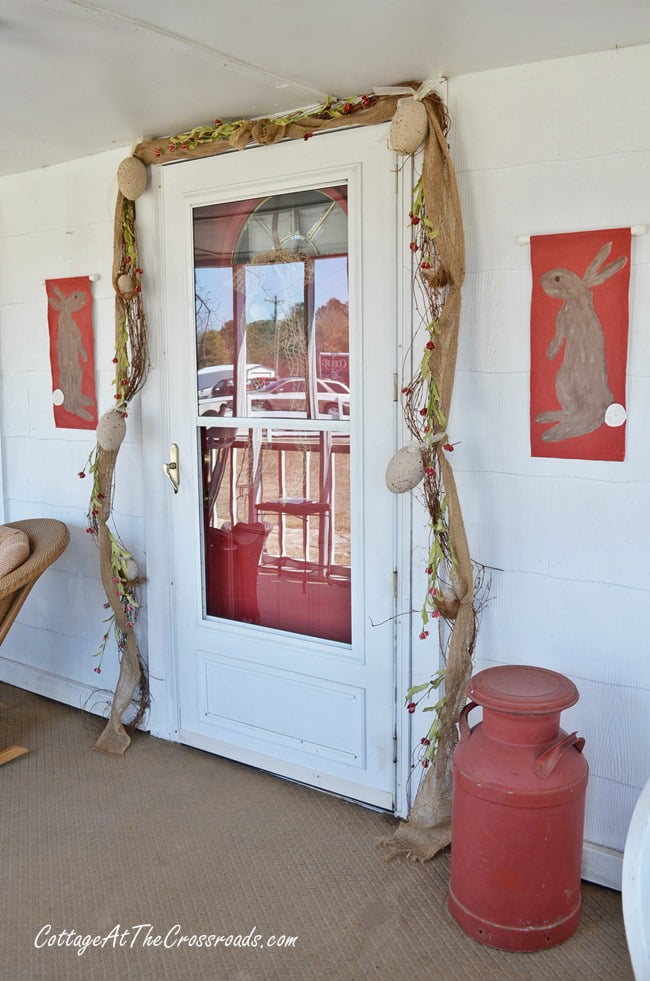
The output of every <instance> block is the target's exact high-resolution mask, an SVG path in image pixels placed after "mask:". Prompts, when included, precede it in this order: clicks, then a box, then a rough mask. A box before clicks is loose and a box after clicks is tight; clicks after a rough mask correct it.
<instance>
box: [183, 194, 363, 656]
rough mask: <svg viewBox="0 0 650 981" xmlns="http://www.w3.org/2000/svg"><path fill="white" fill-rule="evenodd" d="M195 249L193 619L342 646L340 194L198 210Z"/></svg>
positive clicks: (346, 613)
mask: <svg viewBox="0 0 650 981" xmlns="http://www.w3.org/2000/svg"><path fill="white" fill-rule="evenodd" d="M194 250H195V283H196V350H197V372H198V374H197V393H198V400H197V408H198V413H199V416H200V417H202V421H203V423H205V422H206V421H207V420H206V419H205V418H204V417H205V416H214V417H218V419H219V422H218V423H217V424H216V425H215V426H212V425H211V424H210V425H208V426H205V425H202V426H201V427H200V444H201V453H202V460H203V503H204V539H205V584H206V596H205V610H206V614H207V615H209V616H219V617H225V618H227V619H231V620H238V621H244V622H251V623H257V624H262V625H264V626H267V627H273V628H277V629H283V630H288V631H292V632H297V633H303V634H308V635H310V636H315V637H325V638H328V639H331V640H336V641H341V642H345V643H349V642H350V634H351V626H350V624H351V618H350V579H351V570H350V466H349V463H350V437H349V426H348V423H349V419H350V388H349V383H350V374H349V349H350V345H349V317H348V275H347V188H346V187H345V186H340V187H331V188H324V189H319V190H313V191H304V192H299V193H290V194H280V195H275V196H272V197H268V198H259V199H256V200H252V201H237V202H229V203H226V204H219V205H211V206H208V207H201V208H197V209H196V210H195V212H194ZM295 418H300V419H304V420H313V421H314V422H313V425H311V424H310V423H307V424H306V426H307V428H301V429H296V428H295V426H294V427H293V428H292V425H291V420H292V419H295ZM244 420H245V425H242V422H243V421H244ZM322 420H327V421H328V422H329V423H331V424H333V428H330V429H327V428H325V426H324V423H323V422H322ZM215 422H216V419H215ZM334 424H335V426H334ZM304 426H305V423H303V427H304Z"/></svg>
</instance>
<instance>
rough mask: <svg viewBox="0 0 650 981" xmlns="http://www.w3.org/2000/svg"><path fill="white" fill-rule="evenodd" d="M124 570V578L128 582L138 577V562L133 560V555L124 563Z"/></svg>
mask: <svg viewBox="0 0 650 981" xmlns="http://www.w3.org/2000/svg"><path fill="white" fill-rule="evenodd" d="M124 572H125V574H126V578H127V579H128V580H129V581H130V582H133V580H134V579H137V578H138V563H137V562H136V561H135V559H134V558H133V556H131V558H130V559H127V560H126V562H125V563H124Z"/></svg>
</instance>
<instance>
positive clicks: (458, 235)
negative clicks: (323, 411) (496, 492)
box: [97, 83, 476, 860]
mask: <svg viewBox="0 0 650 981" xmlns="http://www.w3.org/2000/svg"><path fill="white" fill-rule="evenodd" d="M408 84H410V85H411V87H412V88H413V89H414V90H416V89H417V87H418V86H417V83H408ZM422 101H423V104H424V105H425V107H426V111H427V116H428V123H429V126H428V134H427V137H426V142H425V147H424V157H423V171H422V181H423V193H424V201H425V207H426V213H427V215H428V217H429V218H430V219H431V221H432V222H434V224H435V225H436V226H437V227H438V237H437V240H436V247H437V250H438V253H439V258H440V267H439V268H437V269H435V270H432V271H431V272H424V271H422V273H421V274H422V275H423V278H424V280H425V282H427V285H428V287H429V289H432V290H434V291H437V292H438V293H439V292H440V291H444V302H443V306H442V310H441V313H440V318H439V326H440V333H439V342H438V343H437V345H436V347H435V349H434V350H433V351H432V352H431V356H430V366H431V370H432V375H433V378H434V380H435V382H436V384H437V386H438V390H439V394H440V407H441V410H442V412H443V413H444V416H445V418H446V419H448V417H449V408H450V404H451V398H452V393H453V384H454V374H455V366H456V353H457V348H458V329H459V322H460V290H461V286H462V283H463V280H464V276H465V261H464V239H463V225H462V215H461V211H460V202H459V197H458V190H457V186H456V178H455V173H454V168H453V164H452V161H451V158H450V155H449V149H448V146H447V142H446V138H445V133H444V131H443V126H442V122H441V119H442V114H441V103H440V100H439V99H438V97H437V96H433V95H427V96H425V97H424V98H423V100H422ZM397 103H398V97H397V96H381V97H378V98H375V99H373V101H372V104H371V105H369V106H368V107H367V108H364V109H362V110H359V111H355V112H354V113H353V114H350V115H345V114H344V115H339V116H336V117H335V118H327V119H323V118H316V117H304V118H300V119H294V120H290V121H288V122H287V123H286V124H284V123H281V124H278V123H277V122H275V121H273V120H267V119H260V120H254V121H246V120H242V121H240V122H239V123H238V124H237V125H236V126H235V127H234V129H233V130H232V132H231V133H230V134H229V135H228V136H223V137H219V138H216V139H211V138H209V139H207V140H206V141H205V142H199V143H197V145H194V146H190V145H189V143H190V140H189V139H184V136H183V135H181V137H167V138H158V139H152V140H145V141H143V142H141V143H140V144H139V145H138V146H137V147H136V149H135V150H134V156H136V157H137V158H138V159H139V160H141V161H142V162H143V163H145V164H162V163H166V162H169V161H172V160H179V159H195V158H200V157H208V156H214V155H216V154H220V153H224V152H227V151H229V150H233V149H243V148H244V147H246V146H248V145H249V144H250V143H252V142H255V143H257V144H259V145H270V144H274V143H277V142H278V141H279V140H282V139H304V138H309V137H310V136H311V135H312V134H313V133H315V132H317V131H323V130H333V129H339V128H342V127H346V126H370V125H375V124H377V123H382V122H387V121H388V120H390V119H392V117H393V116H394V114H395V110H396V108H397ZM189 135H190V134H186V136H187V137H189ZM116 234H117V226H116ZM116 255H117V243H116ZM436 453H437V456H438V463H439V467H440V474H441V479H442V483H443V485H444V490H445V494H446V498H447V509H448V512H447V516H448V529H449V544H450V551H451V554H452V556H453V562H452V564H451V568H450V570H449V575H450V583H451V588H452V591H453V594H454V596H453V602H452V603H451V604H449V606H450V609H451V610H452V614H451V616H450V617H449V621H450V623H451V636H450V639H449V648H448V654H447V666H446V677H445V704H444V706H443V708H442V711H441V719H440V723H441V725H440V731H439V741H438V745H437V750H436V755H435V757H434V761H433V765H432V766H431V767H429V769H428V770H427V771H426V773H425V777H424V779H423V781H422V783H421V785H420V788H419V790H418V793H417V795H416V798H415V801H414V804H413V807H412V809H411V813H410V815H409V819H408V821H407V822H403V823H402V824H401V825H400V826H399V828H398V829H397V831H396V832H395V834H394V835H392V836H391V837H389V838H386V839H383V840H382V844H383V845H384V846H385V847H386V849H387V853H388V856H389V857H392V856H393V855H397V854H405V855H407V856H408V857H409V858H410V859H413V860H426V859H429V858H431V857H432V856H433V855H435V854H436V853H437V852H438V851H439V850H440V849H441V848H443V847H444V846H445V845H447V844H449V842H450V840H451V774H450V757H451V753H452V751H453V747H454V745H455V742H456V738H457V728H456V727H457V719H458V716H459V713H460V710H461V708H462V706H463V704H464V702H465V691H466V686H467V681H468V679H469V676H470V674H471V668H472V652H473V648H474V643H475V637H476V615H475V609H474V590H473V569H472V562H471V558H470V553H469V548H468V544H467V538H466V534H465V527H464V523H463V518H462V513H461V508H460V502H459V500H458V493H457V489H456V483H455V479H454V475H453V471H452V468H451V466H450V464H449V461H448V459H447V457H446V455H445V452H444V450H443V449H442V448H441V447H440V445H439V444H438V446H437V448H436ZM113 465H114V461H113ZM107 473H108V470H107ZM111 473H112V472H111ZM102 529H103V530H102ZM105 534H107V531H106V528H105V522H100V536H99V537H100V549H102V548H103V549H104V550H105V542H106V538H105V537H104V535H105ZM103 554H104V551H102V555H103ZM106 574H107V573H106ZM110 578H112V577H110ZM102 579H103V580H104V581H105V586H108V588H109V589H110V584H109V583H108V579H105V573H104V568H103V570H102ZM107 593H108V589H107ZM109 599H110V598H109ZM111 606H112V608H113V610H114V612H115V613H116V617H117V615H118V612H117V610H116V608H115V606H114V604H113V602H112V601H111ZM117 622H118V624H119V623H120V621H119V620H118V621H117ZM131 639H132V633H127V643H126V651H125V654H126V655H127V656H125V657H123V659H122V668H123V669H124V671H122V670H121V671H120V679H119V681H118V686H117V689H116V692H115V699H114V705H113V711H112V712H111V718H110V720H109V724H108V726H107V729H106V733H105V735H104V736H102V739H101V740H100V742H102V741H103V742H105V743H106V744H107V746H108V745H110V746H117V747H118V749H117V751H118V752H123V749H119V747H120V746H122V745H123V743H124V738H123V736H122V733H121V731H120V729H121V728H122V727H121V723H120V721H119V720H120V716H121V713H122V712H123V710H124V708H125V707H126V706H127V705H128V703H129V701H130V700H131V698H132V697H133V693H134V691H135V688H136V687H137V683H138V680H139V677H140V669H139V665H138V659H137V651H134V649H133V647H132V645H131V644H130V641H131ZM136 665H138V668H137V671H136ZM109 731H110V735H109ZM126 738H127V740H128V736H127V737H126ZM127 745H128V742H127ZM97 748H104V746H102V747H100V746H99V744H98V747H97ZM124 748H125V747H124ZM108 751H115V750H114V749H108Z"/></svg>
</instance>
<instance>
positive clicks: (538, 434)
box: [530, 228, 631, 460]
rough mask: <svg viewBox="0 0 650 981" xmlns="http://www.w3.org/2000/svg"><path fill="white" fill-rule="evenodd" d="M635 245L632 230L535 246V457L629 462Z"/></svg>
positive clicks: (556, 238) (549, 239)
mask: <svg viewBox="0 0 650 981" xmlns="http://www.w3.org/2000/svg"><path fill="white" fill-rule="evenodd" d="M630 243H631V232H630V229H629V228H615V229H609V230H604V231H593V232H572V233H569V234H564V235H537V236H533V237H532V238H531V240H530V256H531V266H532V274H533V289H532V300H531V337H530V442H531V452H532V455H533V456H546V457H560V458H563V459H571V460H623V459H624V457H625V420H626V416H627V412H626V394H625V372H626V365H627V336H628V313H629V300H628V293H629V284H630Z"/></svg>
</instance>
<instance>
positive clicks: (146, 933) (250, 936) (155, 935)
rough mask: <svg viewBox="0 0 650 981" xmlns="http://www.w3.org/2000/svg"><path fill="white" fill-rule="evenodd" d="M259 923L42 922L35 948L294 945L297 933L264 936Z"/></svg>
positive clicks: (175, 947)
mask: <svg viewBox="0 0 650 981" xmlns="http://www.w3.org/2000/svg"><path fill="white" fill-rule="evenodd" d="M256 930H257V927H253V929H252V930H250V931H249V932H248V933H246V934H241V933H236V934H235V933H230V934H223V935H222V934H217V933H185V932H184V931H183V928H182V927H181V926H180V924H179V923H175V924H174V926H172V927H170V928H169V930H167V931H166V932H165V933H159V932H158V931H157V930H156V929H155V927H154V925H153V924H152V923H136V924H135V925H133V926H131V927H128V928H123V927H121V926H120V924H119V923H116V924H115V926H114V927H113V928H112V929H111V930H109V932H108V933H105V934H97V935H93V934H90V933H86V934H83V933H78V932H77V931H76V930H59V931H56V930H55V929H54V927H53V926H52V924H51V923H46V924H45V926H42V927H41V928H40V930H39V931H38V933H37V934H36V936H35V937H34V946H35V947H36V948H42V947H47V948H60V947H72V948H73V949H75V950H76V953H77V954H78V955H79V956H80V957H81V955H82V954H85V952H86V951H87V950H88V948H89V947H99V948H100V949H103V948H105V947H112V948H113V950H117V949H118V948H120V947H123V948H126V949H133V948H134V947H136V946H140V947H145V948H146V947H159V948H161V949H163V950H177V949H179V948H181V947H188V948H194V949H197V948H202V949H209V948H213V947H257V948H259V949H262V948H266V947H284V948H286V947H295V946H296V944H297V943H298V937H291V936H289V935H288V934H284V933H282V934H280V935H279V936H276V935H275V934H270V935H269V936H268V937H264V936H263V935H262V934H261V933H256V932H255V931H256Z"/></svg>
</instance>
